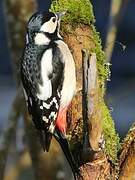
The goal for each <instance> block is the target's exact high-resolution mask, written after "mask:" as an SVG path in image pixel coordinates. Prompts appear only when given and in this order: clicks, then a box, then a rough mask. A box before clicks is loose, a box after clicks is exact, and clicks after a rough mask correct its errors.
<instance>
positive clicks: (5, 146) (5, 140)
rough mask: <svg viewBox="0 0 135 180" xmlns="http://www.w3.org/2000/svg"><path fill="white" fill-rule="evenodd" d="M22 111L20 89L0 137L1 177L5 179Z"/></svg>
mask: <svg viewBox="0 0 135 180" xmlns="http://www.w3.org/2000/svg"><path fill="white" fill-rule="evenodd" d="M21 112H22V95H21V90H20V89H19V90H18V92H17V94H16V97H15V98H14V101H13V103H12V107H11V110H10V113H9V117H8V123H7V127H6V129H5V131H4V132H3V134H2V135H1V137H0V179H3V177H4V172H5V166H6V160H7V156H8V151H9V147H10V144H11V141H12V139H13V137H14V136H15V132H16V126H17V121H18V119H19V117H20V115H21Z"/></svg>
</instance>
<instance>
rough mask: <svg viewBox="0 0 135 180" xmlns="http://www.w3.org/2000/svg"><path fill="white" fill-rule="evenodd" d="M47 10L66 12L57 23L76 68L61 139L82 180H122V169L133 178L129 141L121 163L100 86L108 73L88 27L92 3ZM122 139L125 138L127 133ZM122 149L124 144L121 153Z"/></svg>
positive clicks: (57, 1)
mask: <svg viewBox="0 0 135 180" xmlns="http://www.w3.org/2000/svg"><path fill="white" fill-rule="evenodd" d="M51 10H52V11H54V12H55V11H66V15H65V18H63V20H62V35H63V37H64V40H65V42H66V43H67V44H68V46H69V48H70V49H71V51H72V54H73V57H74V60H75V65H76V75H77V93H76V96H75V97H74V99H73V101H72V104H71V107H70V109H69V112H68V118H67V120H68V130H67V137H69V138H68V141H69V144H70V147H71V150H72V153H73V156H74V158H75V159H76V161H77V163H78V164H79V166H80V172H81V175H82V178H83V179H84V180H94V179H117V178H118V177H120V178H121V179H122V178H123V177H122V176H123V174H124V172H125V173H127V172H128V171H130V175H129V176H127V177H130V178H131V177H132V178H133V177H134V173H133V170H134V171H135V168H134V160H135V157H134V152H135V147H134V143H133V142H134V140H133V138H132V143H129V144H130V148H129V149H128V150H129V151H128V152H129V157H128V158H126V160H125V159H124V160H122V157H123V155H121V156H120V157H119V156H118V152H119V150H120V144H119V137H118V135H117V133H116V131H115V127H114V123H113V120H112V118H111V115H110V112H109V109H108V108H107V106H106V105H105V102H104V93H105V83H106V80H107V79H108V78H109V77H108V76H109V73H110V72H109V69H108V64H106V63H105V62H107V61H106V58H105V54H104V52H103V51H102V47H101V42H100V38H99V35H98V33H97V32H96V30H95V27H94V25H93V24H94V16H93V10H92V5H91V3H90V1H89V0H75V1H74V0H54V1H53V3H52V6H51ZM82 51H83V52H82ZM133 134H134V132H132V136H133ZM128 137H130V138H131V135H130V134H129V135H128ZM123 151H124V152H125V147H124V146H123V150H121V154H123ZM126 152H127V151H126ZM131 155H133V160H132V158H131ZM118 159H119V160H118ZM119 161H120V163H118V162H119ZM123 161H124V163H123ZM131 161H132V163H131V164H132V165H131V166H132V168H131V170H129V168H127V165H128V164H129V163H130V162H131ZM125 163H126V165H125ZM118 164H119V165H118ZM123 171H124V172H123ZM119 173H120V176H119ZM132 178H131V179H132Z"/></svg>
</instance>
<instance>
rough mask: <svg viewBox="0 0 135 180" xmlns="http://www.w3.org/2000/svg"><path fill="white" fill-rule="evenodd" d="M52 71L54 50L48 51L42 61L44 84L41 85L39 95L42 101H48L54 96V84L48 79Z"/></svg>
mask: <svg viewBox="0 0 135 180" xmlns="http://www.w3.org/2000/svg"><path fill="white" fill-rule="evenodd" d="M52 70H53V68H52V49H48V50H46V52H45V53H44V54H43V57H42V59H41V78H42V82H43V84H42V85H41V84H39V93H38V94H37V97H38V98H39V99H40V100H47V99H48V98H50V97H51V95H52V84H51V81H50V79H49V78H48V75H49V74H50V73H52Z"/></svg>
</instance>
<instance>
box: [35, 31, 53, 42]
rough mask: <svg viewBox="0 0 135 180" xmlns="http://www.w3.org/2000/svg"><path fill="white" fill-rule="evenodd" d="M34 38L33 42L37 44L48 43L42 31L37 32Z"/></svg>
mask: <svg viewBox="0 0 135 180" xmlns="http://www.w3.org/2000/svg"><path fill="white" fill-rule="evenodd" d="M34 40H35V44H37V45H43V44H44V45H48V44H49V43H50V40H49V38H48V37H46V36H45V35H44V34H43V33H37V35H36V36H35V39H34Z"/></svg>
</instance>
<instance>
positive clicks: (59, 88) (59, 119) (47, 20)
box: [20, 12, 78, 176]
mask: <svg viewBox="0 0 135 180" xmlns="http://www.w3.org/2000/svg"><path fill="white" fill-rule="evenodd" d="M62 15H64V13H53V12H37V13H35V14H33V15H32V17H31V18H30V20H29V21H28V25H27V35H26V42H25V48H24V52H23V57H22V59H21V70H20V72H21V81H22V85H23V91H24V96H25V99H26V103H27V106H28V111H29V113H30V114H31V115H32V120H33V122H34V124H35V127H36V128H37V129H38V132H39V133H40V139H41V143H42V146H43V149H44V151H47V152H48V151H49V147H50V142H51V139H52V136H54V137H55V138H56V140H57V141H58V142H59V144H60V146H61V148H62V150H63V152H64V154H65V156H66V158H67V160H68V162H69V164H70V166H71V168H72V171H73V173H74V176H75V174H76V173H78V167H77V165H76V162H75V160H74V158H73V156H72V153H71V152H70V148H69V145H68V142H67V139H66V128H67V122H66V113H67V109H68V107H69V105H70V103H71V100H72V98H73V96H74V94H75V91H76V74H75V63H74V60H73V57H72V54H71V52H70V50H69V48H68V46H67V44H66V43H65V42H64V41H63V39H62V37H61V35H60V32H59V31H60V21H61V17H62Z"/></svg>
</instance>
